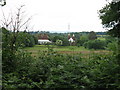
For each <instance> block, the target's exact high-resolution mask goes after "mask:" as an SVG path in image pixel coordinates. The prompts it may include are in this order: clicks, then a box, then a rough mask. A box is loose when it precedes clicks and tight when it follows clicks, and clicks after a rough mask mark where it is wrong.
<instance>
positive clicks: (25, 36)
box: [16, 32, 36, 47]
mask: <svg viewBox="0 0 120 90" xmlns="http://www.w3.org/2000/svg"><path fill="white" fill-rule="evenodd" d="M35 40H36V38H35V37H34V36H33V35H31V34H29V33H27V32H26V33H24V32H20V33H19V34H18V36H17V41H16V43H17V45H18V46H19V47H32V46H34V45H35V43H36V41H35Z"/></svg>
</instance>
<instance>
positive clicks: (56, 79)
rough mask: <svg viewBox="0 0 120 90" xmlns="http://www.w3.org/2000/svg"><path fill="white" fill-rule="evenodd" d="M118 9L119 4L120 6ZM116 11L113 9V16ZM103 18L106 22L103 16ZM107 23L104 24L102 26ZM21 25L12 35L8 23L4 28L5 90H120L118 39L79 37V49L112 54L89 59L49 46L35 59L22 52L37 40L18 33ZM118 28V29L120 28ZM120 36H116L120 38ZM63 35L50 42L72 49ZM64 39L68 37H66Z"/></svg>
mask: <svg viewBox="0 0 120 90" xmlns="http://www.w3.org/2000/svg"><path fill="white" fill-rule="evenodd" d="M118 6H119V3H117V7H118ZM107 7H109V6H107ZM107 7H106V8H103V10H101V13H102V12H106V9H108V10H107V11H109V8H107ZM113 7H115V8H116V6H114V3H112V4H111V5H110V8H113ZM113 9H114V8H113ZM113 9H110V12H112V11H113ZM111 10H112V11H111ZM18 11H20V9H18ZM110 12H109V13H110ZM106 13H108V12H106ZM105 15H106V14H105ZM113 15H114V14H113ZM117 15H118V14H117ZM118 16H119V15H118ZM17 17H18V16H17ZM101 18H102V19H106V18H105V17H104V16H101ZM117 19H118V18H117ZM112 20H113V19H112ZM18 21H19V20H18ZM107 22H108V21H106V20H103V24H106V23H107ZM110 22H111V21H110ZM13 23H14V22H13ZM16 24H17V25H18V27H17V26H16ZM19 24H20V23H19V22H18V23H16V22H15V24H14V25H15V26H16V27H15V26H14V25H13V24H12V25H13V26H12V27H13V29H12V31H8V30H9V29H7V27H8V26H7V25H8V23H5V26H6V27H3V28H2V31H3V32H2V37H3V38H2V67H3V68H2V69H3V81H2V83H3V89H10V88H13V89H23V88H32V89H36V88H37V89H47V88H50V89H56V88H72V89H73V88H77V89H90V88H94V89H99V88H105V89H113V90H116V89H120V60H118V57H119V55H120V54H119V52H118V50H117V49H118V47H117V46H116V45H119V43H118V42H119V37H116V38H112V37H110V36H108V37H104V38H105V39H102V40H100V37H99V40H98V39H97V37H96V33H94V32H92V34H89V33H88V34H82V35H79V33H76V37H77V39H76V42H77V44H76V45H78V46H85V47H86V48H88V49H109V50H113V53H112V54H111V53H110V54H99V53H98V54H97V53H91V54H89V56H88V57H87V58H86V57H83V56H81V54H80V53H79V54H74V55H73V54H71V55H68V54H60V53H57V52H54V50H53V47H51V46H52V45H51V46H50V45H47V48H48V49H47V50H43V51H41V52H39V56H38V58H36V57H32V56H31V54H30V53H28V52H25V51H24V50H23V49H22V48H23V47H32V46H34V45H35V44H36V40H37V39H36V38H35V36H33V35H31V34H29V33H27V32H19V30H20V28H19ZM118 25H119V24H118ZM115 27H116V28H118V26H115ZM113 29H114V28H113ZM113 29H112V31H110V32H113V35H115V30H117V32H119V30H118V29H115V30H113ZM0 30H1V29H0ZM118 34H119V33H117V34H116V35H117V36H118ZM62 35H63V36H61V35H60V36H57V35H56V36H51V37H50V39H51V40H53V42H56V44H57V45H60V46H61V45H63V46H67V45H69V43H66V42H65V41H68V40H67V34H62ZM65 35H66V37H64V36H65ZM116 35H115V36H116ZM109 37H110V38H111V40H113V41H111V40H110V38H109ZM102 38H103V37H102ZM116 40H118V42H117V41H116ZM81 42H82V43H81ZM77 48H79V47H77ZM71 50H73V51H74V47H72V46H71Z"/></svg>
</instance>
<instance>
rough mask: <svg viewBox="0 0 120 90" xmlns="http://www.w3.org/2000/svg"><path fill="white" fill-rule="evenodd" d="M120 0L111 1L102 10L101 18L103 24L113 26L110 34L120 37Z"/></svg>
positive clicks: (108, 26)
mask: <svg viewBox="0 0 120 90" xmlns="http://www.w3.org/2000/svg"><path fill="white" fill-rule="evenodd" d="M119 10H120V1H118V2H111V3H109V4H108V5H106V6H105V7H104V8H102V9H101V10H100V11H99V12H100V14H99V15H100V19H101V20H102V24H103V25H104V26H105V27H107V28H111V29H110V30H109V34H111V35H112V36H114V37H119V38H120V30H119V28H120V12H119Z"/></svg>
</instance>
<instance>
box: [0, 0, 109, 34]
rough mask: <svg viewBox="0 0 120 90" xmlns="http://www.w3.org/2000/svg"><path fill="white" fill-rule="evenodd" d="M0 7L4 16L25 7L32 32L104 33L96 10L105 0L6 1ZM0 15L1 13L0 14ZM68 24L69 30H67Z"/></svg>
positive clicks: (103, 4)
mask: <svg viewBox="0 0 120 90" xmlns="http://www.w3.org/2000/svg"><path fill="white" fill-rule="evenodd" d="M6 1H7V5H5V6H4V7H0V8H2V9H3V11H4V12H5V14H6V15H8V13H9V12H10V11H12V10H14V9H15V8H17V7H19V6H20V5H23V4H24V5H25V8H24V10H25V11H26V13H27V16H33V18H32V21H31V26H34V27H33V30H34V31H38V30H39V31H53V32H81V31H105V29H103V28H102V24H101V20H100V19H99V17H98V16H99V15H98V10H100V9H101V8H102V7H103V6H105V4H106V3H107V2H106V0H6ZM0 10H1V9H0ZM0 15H2V14H1V12H0ZM68 24H70V30H68Z"/></svg>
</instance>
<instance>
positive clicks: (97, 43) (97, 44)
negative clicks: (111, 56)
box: [84, 40, 106, 49]
mask: <svg viewBox="0 0 120 90" xmlns="http://www.w3.org/2000/svg"><path fill="white" fill-rule="evenodd" d="M84 47H85V48H88V49H105V47H106V42H105V41H103V40H91V41H88V42H86V43H85V44H84Z"/></svg>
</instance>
